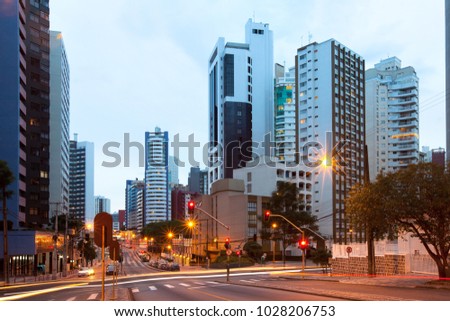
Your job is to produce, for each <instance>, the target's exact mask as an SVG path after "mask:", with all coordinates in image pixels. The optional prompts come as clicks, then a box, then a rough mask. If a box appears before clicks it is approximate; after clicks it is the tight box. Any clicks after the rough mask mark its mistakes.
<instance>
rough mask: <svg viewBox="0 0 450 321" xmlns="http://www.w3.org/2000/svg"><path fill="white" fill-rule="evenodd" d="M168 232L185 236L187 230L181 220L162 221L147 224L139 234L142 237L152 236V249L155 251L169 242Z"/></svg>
mask: <svg viewBox="0 0 450 321" xmlns="http://www.w3.org/2000/svg"><path fill="white" fill-rule="evenodd" d="M170 232H171V233H172V234H173V235H179V234H184V235H185V236H187V235H188V233H189V230H188V229H187V228H186V227H185V226H184V222H183V221H162V222H154V223H149V224H147V225H146V226H145V227H144V228H143V229H142V232H141V234H142V236H144V237H147V238H153V248H152V251H157V250H160V249H161V247H163V246H164V244H167V243H168V242H169V237H168V234H169V233H170Z"/></svg>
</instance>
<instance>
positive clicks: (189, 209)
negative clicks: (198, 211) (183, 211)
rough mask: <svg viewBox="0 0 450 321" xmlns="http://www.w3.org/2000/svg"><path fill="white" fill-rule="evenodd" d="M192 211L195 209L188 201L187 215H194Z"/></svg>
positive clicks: (193, 204) (192, 202) (192, 203)
mask: <svg viewBox="0 0 450 321" xmlns="http://www.w3.org/2000/svg"><path fill="white" fill-rule="evenodd" d="M194 209H195V202H194V201H189V202H188V214H194Z"/></svg>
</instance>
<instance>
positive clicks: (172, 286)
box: [66, 279, 261, 301]
mask: <svg viewBox="0 0 450 321" xmlns="http://www.w3.org/2000/svg"><path fill="white" fill-rule="evenodd" d="M259 281H261V280H260V279H245V280H244V279H243V280H239V282H242V283H243V284H251V283H256V282H259ZM219 286H229V284H227V283H222V282H216V281H192V282H180V283H177V282H173V283H160V284H155V285H149V286H145V287H143V286H141V287H132V288H130V290H131V292H132V293H133V294H138V293H142V292H144V291H150V292H157V291H158V290H167V289H169V290H177V289H192V290H195V289H199V288H204V287H219ZM100 296H101V295H100V293H91V294H89V295H88V296H87V297H86V296H85V297H83V298H82V297H77V296H74V297H70V298H68V299H66V300H67V301H96V300H97V301H98V300H100Z"/></svg>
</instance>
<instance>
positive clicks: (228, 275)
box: [194, 207, 230, 282]
mask: <svg viewBox="0 0 450 321" xmlns="http://www.w3.org/2000/svg"><path fill="white" fill-rule="evenodd" d="M194 209H196V210H199V211H200V212H202V213H203V214H205V215H206V216H208V217H210V218H212V219H213V220H214V221H216V222H217V223H219V224H220V225H222V226H223V227H224V228H226V229H227V231H228V233H229V232H230V227H229V226H228V225H226V224H224V223H223V222H221V221H220V220H218V219H217V218H215V217H214V216H212V215H211V214H209V213H208V212H206V211H205V210H203V209H201V208H198V207H195V208H194ZM229 262H230V256H229V255H228V254H227V282H229V281H230V263H229Z"/></svg>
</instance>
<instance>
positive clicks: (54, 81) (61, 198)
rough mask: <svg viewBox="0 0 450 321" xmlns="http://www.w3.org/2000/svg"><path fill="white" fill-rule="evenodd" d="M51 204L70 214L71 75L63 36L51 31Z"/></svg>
mask: <svg viewBox="0 0 450 321" xmlns="http://www.w3.org/2000/svg"><path fill="white" fill-rule="evenodd" d="M50 87H51V91H50V175H49V176H50V187H49V189H50V204H57V203H58V204H60V207H59V209H60V210H61V211H62V213H64V214H65V213H69V152H70V137H69V135H70V134H69V122H70V117H69V116H70V71H69V62H68V60H67V55H66V50H65V48H64V41H63V37H62V34H61V32H59V31H50Z"/></svg>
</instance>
